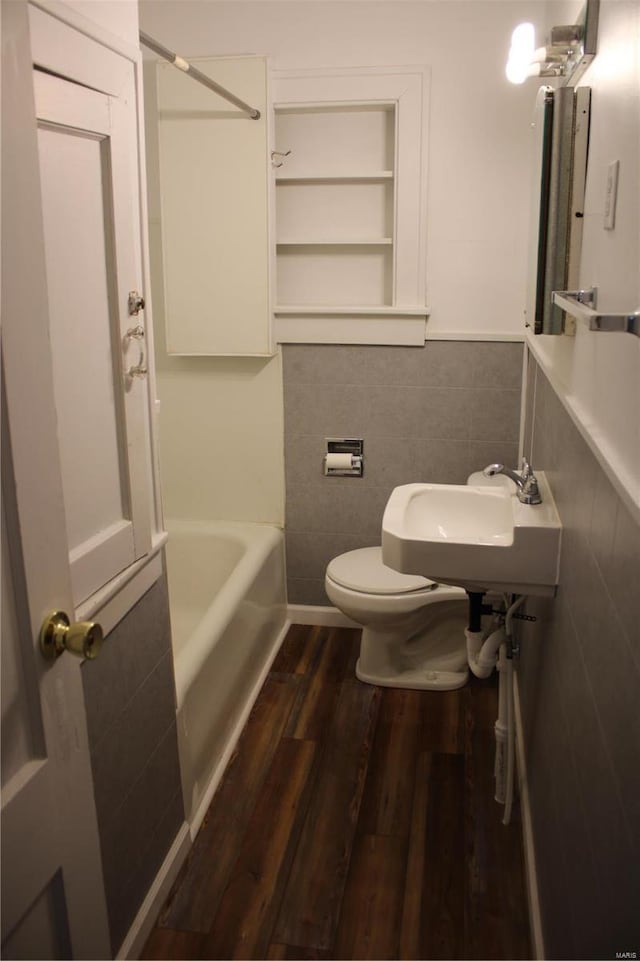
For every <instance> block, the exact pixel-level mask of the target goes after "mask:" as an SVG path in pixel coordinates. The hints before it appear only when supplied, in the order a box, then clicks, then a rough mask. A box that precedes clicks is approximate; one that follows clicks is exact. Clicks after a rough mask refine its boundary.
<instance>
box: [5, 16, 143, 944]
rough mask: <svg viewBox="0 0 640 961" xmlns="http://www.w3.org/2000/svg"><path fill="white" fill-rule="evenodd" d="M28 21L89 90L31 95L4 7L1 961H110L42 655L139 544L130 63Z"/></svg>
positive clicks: (58, 683)
mask: <svg viewBox="0 0 640 961" xmlns="http://www.w3.org/2000/svg"><path fill="white" fill-rule="evenodd" d="M36 13H37V14H38V17H39V18H40V27H42V28H43V29H41V30H40V31H39V34H38V37H37V43H38V44H40V47H41V48H42V45H43V44H44V47H46V45H47V23H45V21H50V23H51V26H52V30H53V34H54V35H55V50H54V55H53V57H52V59H53V60H54V61H55V60H56V58H57V60H58V61H59V60H62V61H63V62H66V61H67V60H68V62H69V64H70V69H71V68H72V69H75V66H76V65H77V64H80V68H79V69H81V72H82V73H83V75H84V85H83V86H81V85H79V84H74V83H70V82H69V81H66V80H64V79H62V78H61V77H60V76H58V77H54V76H40V75H38V76H36V79H35V84H34V79H33V71H32V56H35V57H36V59H37V56H39V54H38V55H36V54H35V53H34V52H33V51H34V50H35V47H32V44H31V43H30V36H29V27H28V16H27V4H26V3H25V2H24V0H14V2H12V3H4V4H2V46H3V50H2V91H3V105H2V106H3V111H2V126H3V137H2V217H3V228H4V234H3V240H4V239H5V238H7V239H9V240H10V242H8V243H3V248H2V324H3V327H2V365H3V371H2V374H3V377H2V386H3V395H2V407H3V421H2V427H3V430H2V455H3V456H2V481H3V483H2V487H3V511H2V517H3V531H2V533H3V539H2V547H3V574H2V581H3V584H2V586H3V605H2V607H3V610H2V620H3V624H2V668H3V671H2V686H3V691H2V693H3V700H2V744H3V754H2V848H1V853H2V942H3V944H2V954H3V957H14V958H16V957H36V958H37V957H39V958H71V957H73V958H107V957H110V956H111V947H110V943H109V931H108V922H107V910H106V903H105V895H104V885H103V879H102V865H101V857H100V846H99V839H98V828H97V820H96V811H95V803H94V796H93V782H92V775H91V765H90V756H89V749H88V737H87V729H86V716H85V705H84V699H83V690H82V679H81V672H80V666H81V662H80V660H78V659H76V658H74V657H72V655H71V654H69V653H64V654H63V655H62V656H61V657H59V658H58V659H57V660H56V661H54V662H53V663H51V662H47V661H45V660H44V658H43V657H42V655H41V654H40V651H39V644H38V637H39V630H40V625H41V623H42V621H43V619H44V617H45V615H46V614H47V612H49V611H51V610H52V609H58V610H65V611H66V612H67V613H68V615H69V616H70V618H71V619H73V615H74V609H75V607H76V606H77V603H78V601H79V600H80V598H82V597H83V596H86V594H87V593H91V592H92V591H93V590H95V588H96V587H98V586H101V585H102V584H103V583H104V581H105V580H108V579H109V578H110V577H111V576H112V575H113V574H114V573H116V572H117V571H118V570H121V569H122V568H123V567H125V566H127V565H128V564H130V563H131V562H132V561H133V559H134V558H136V557H139V556H140V554H141V553H144V552H145V551H146V550H147V545H148V539H149V520H148V518H149V512H148V510H147V508H146V504H145V498H146V490H145V488H146V473H147V463H146V461H147V458H148V454H147V453H146V452H147V450H148V448H147V445H146V443H145V442H144V440H143V439H144V437H145V436H146V435H145V431H146V424H145V409H144V397H145V390H144V383H143V382H142V383H140V382H139V381H140V379H139V378H136V377H134V378H130V381H131V383H130V384H127V379H126V378H125V377H123V376H122V365H123V363H124V364H125V365H127V364H130V365H131V366H134V365H136V364H137V361H138V338H125V342H124V343H123V341H122V338H123V333H124V334H126V325H128V324H129V323H131V324H132V326H133V325H135V324H136V323H137V318H134V319H133V321H130V320H129V317H128V313H127V297H128V291H129V289H140V287H139V284H140V276H141V274H140V265H139V256H138V255H137V247H138V246H139V235H138V236H137V237H136V233H135V231H136V230H138V231H139V229H140V228H139V213H138V204H137V194H136V188H135V183H134V181H133V177H132V171H133V172H135V170H136V165H137V149H138V148H137V139H136V135H135V109H136V107H135V88H134V86H133V78H134V75H133V64H132V62H131V61H129V60H127V58H126V57H121V56H119V55H117V54H115V53H113V55H112V54H111V52H110V51H108V50H107V48H106V47H105V46H104V45H102V44H97V43H95V42H94V41H92V40H90V39H89V38H88V37H87V36H83V35H82V34H80V33H77V32H76V31H74V30H72V29H70V28H68V27H65V26H64V25H63V24H62V23H61V22H60V21H59V20H57V19H55V18H54V17H53V16H47V15H45V14H44V13H42V11H40V10H38V11H36ZM43 18H44V20H43ZM32 39H33V38H32ZM67 39H69V46H67ZM34 43H35V41H34ZM71 48H73V49H71ZM78 52H79V53H80V57H79V58H78V56H77V54H78ZM105 64H106V68H105ZM109 64H113V65H114V67H115V74H114V76H113V77H112V79H113V83H112V84H110V83H109V82H107V83H106V84H105V78H106V80H107V81H108V79H109V76H110V75H111V74H110V69H111V68H110V66H109ZM95 65H98V66H99V67H100V71H101V76H100V77H99V78H98V79H96V81H95V84H94V86H95V88H97V89H90V87H91V84H90V83H88V82H87V78H89V79H90V77H91V71H92V69H93V67H94V66H95ZM58 73H60V70H58ZM105 86H106V87H107V90H108V92H107V93H99V92H97V90H105ZM34 87H35V91H36V94H37V106H38V111H37V114H36V104H35V100H36V98H34ZM109 87H111V89H109ZM5 92H8V95H7V96H5ZM132 183H133V184H134V185H133V187H132ZM123 298H124V304H123ZM125 346H126V348H127V349H126V352H125V350H124V347H125ZM126 388H129V389H128V390H127V389H126ZM5 521H6V523H5ZM5 746H9V749H8V750H5Z"/></svg>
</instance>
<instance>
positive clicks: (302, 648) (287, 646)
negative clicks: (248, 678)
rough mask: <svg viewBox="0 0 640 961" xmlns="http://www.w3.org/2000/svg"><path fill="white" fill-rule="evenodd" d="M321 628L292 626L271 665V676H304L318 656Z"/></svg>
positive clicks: (301, 625)
mask: <svg viewBox="0 0 640 961" xmlns="http://www.w3.org/2000/svg"><path fill="white" fill-rule="evenodd" d="M321 636H322V628H320V627H311V626H309V625H308V624H292V625H291V627H290V628H289V630H288V631H287V633H286V635H285V638H284V641H283V642H282V644H281V646H280V650H279V651H278V653H277V654H276V657H275V660H274V662H273V664H272V665H271V671H270V673H271V674H306V673H307V671H308V670H309V668H310V666H311V664H312V663H313V661H314V659H315V658H316V657H317V656H318V652H319V645H320V640H321Z"/></svg>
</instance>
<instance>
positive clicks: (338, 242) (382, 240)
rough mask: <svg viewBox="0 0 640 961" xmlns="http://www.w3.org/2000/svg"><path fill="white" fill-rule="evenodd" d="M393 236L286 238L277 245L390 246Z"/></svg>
mask: <svg viewBox="0 0 640 961" xmlns="http://www.w3.org/2000/svg"><path fill="white" fill-rule="evenodd" d="M392 244H393V238H392V237H368V238H363V237H354V238H350V239H349V240H345V239H336V238H335V237H334V238H327V237H325V238H317V239H315V240H314V239H308V240H295V239H293V238H291V239H285V240H278V242H277V244H276V246H277V247H390V246H391V245H392Z"/></svg>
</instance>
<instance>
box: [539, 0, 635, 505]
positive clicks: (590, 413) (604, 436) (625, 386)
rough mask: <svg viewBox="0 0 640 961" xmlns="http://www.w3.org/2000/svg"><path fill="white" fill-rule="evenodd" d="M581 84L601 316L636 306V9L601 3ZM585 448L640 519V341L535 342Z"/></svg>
mask: <svg viewBox="0 0 640 961" xmlns="http://www.w3.org/2000/svg"><path fill="white" fill-rule="evenodd" d="M581 84H584V85H588V86H590V87H591V88H592V105H591V130H590V141H589V167H588V173H587V190H586V198H585V218H584V237H583V248H582V259H581V266H580V286H581V287H591V286H595V287H598V304H599V307H600V308H601V309H603V310H606V311H611V312H614V311H619V312H627V311H631V310H635V309H638V308H639V307H640V232H639V230H640V4H639V3H638V2H637V0H603V2H602V3H601V7H600V26H599V36H598V53H597V56H596V58H595V60H594V61H593V63H592V64H591V66H590V68H589V70H588V71H587V72H586V74H585V75H584V77H583V79H582V81H581ZM613 160H619V161H620V178H619V185H618V202H617V208H616V221H615V229H614V230H605V229H604V222H603V218H604V201H605V187H606V179H607V167H608V165H609V163H610V162H611V161H613ZM529 341H530V345H531V349H532V350H533V351H534V353H535V355H536V357H537V359H538V361H539V362H540V363H541V364H542V366H543V369H544V370H545V373H546V374H547V375H548V376H549V378H550V380H551V382H552V384H553V385H554V387H555V389H556V391H557V392H558V394H559V395H560V397H561V399H562V400H563V401H564V403H565V405H566V406H567V409H568V410H569V413H570V414H571V415H572V417H573V419H574V421H575V422H576V424H577V426H578V427H579V429H580V430H581V431H582V433H583V435H584V436H585V439H586V440H587V441H588V442H589V444H590V445H591V447H592V449H593V451H594V453H595V454H596V456H597V457H598V459H599V460H600V463H601V464H602V466H603V467H604V469H605V470H606V471H607V473H608V475H609V477H610V478H611V480H612V481H613V482H614V484H615V485H616V487H617V489H618V491H619V493H620V494H621V496H623V497H624V499H625V502H626V504H627V506H628V507H629V508H630V509H631V510H632V511H633V512H634V513H635V515H636V516H637V517H638V518H639V519H640V338H637V337H633V336H632V335H631V334H602V333H593V332H589V331H588V330H587V329H586V328H585V326H584V325H582V324H580V323H579V324H578V328H577V332H576V336H575V337H531V336H530V337H529Z"/></svg>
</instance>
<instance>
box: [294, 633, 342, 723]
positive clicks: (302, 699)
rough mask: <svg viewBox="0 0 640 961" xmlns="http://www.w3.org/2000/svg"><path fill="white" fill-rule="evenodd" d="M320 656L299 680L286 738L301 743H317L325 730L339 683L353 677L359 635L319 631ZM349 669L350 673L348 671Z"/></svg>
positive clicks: (333, 706)
mask: <svg viewBox="0 0 640 961" xmlns="http://www.w3.org/2000/svg"><path fill="white" fill-rule="evenodd" d="M319 641H320V655H319V657H318V659H317V661H316V662H315V663H314V665H313V669H312V670H311V671H309V672H308V674H307V675H306V677H305V678H304V679H303V680H302V682H301V684H300V687H299V692H298V698H297V701H296V706H295V707H294V709H293V710H292V712H291V717H290V719H289V724H288V726H287V731H286V734H287V736H289V737H296V738H302V739H303V740H310V741H314V740H321V739H322V738H323V737H324V735H325V733H326V731H327V728H328V726H329V721H330V719H331V716H332V714H333V712H334V710H335V704H336V701H337V699H338V696H339V694H340V688H341V684H342V682H343V680H345V678H347V677H352V676H353V674H354V673H355V660H354V654H355V650H356V649H357V647H358V646H359V632H357V631H353V630H350V629H348V628H346V629H345V628H331V627H327V628H322V629H321V633H320V635H319ZM351 665H353V670H350V667H351Z"/></svg>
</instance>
